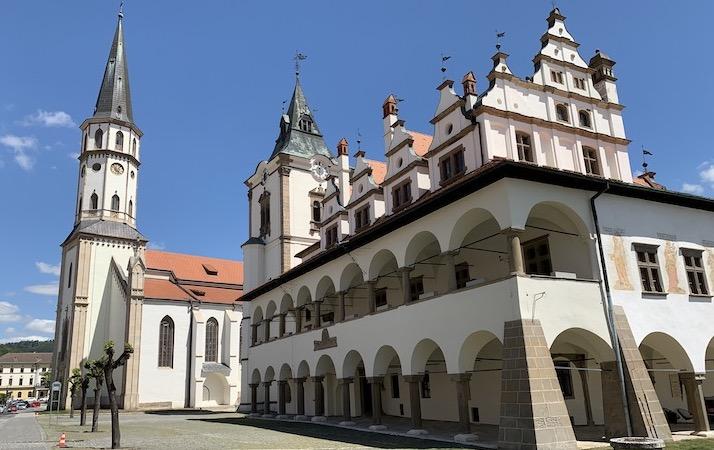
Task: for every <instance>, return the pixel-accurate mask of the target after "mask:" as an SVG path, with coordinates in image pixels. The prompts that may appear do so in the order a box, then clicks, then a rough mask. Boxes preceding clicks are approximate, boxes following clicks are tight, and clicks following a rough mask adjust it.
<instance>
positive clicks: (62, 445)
mask: <svg viewBox="0 0 714 450" xmlns="http://www.w3.org/2000/svg"><path fill="white" fill-rule="evenodd" d="M57 447H59V448H67V442H66V440H65V435H64V433H62V434H60V439H59V444H57Z"/></svg>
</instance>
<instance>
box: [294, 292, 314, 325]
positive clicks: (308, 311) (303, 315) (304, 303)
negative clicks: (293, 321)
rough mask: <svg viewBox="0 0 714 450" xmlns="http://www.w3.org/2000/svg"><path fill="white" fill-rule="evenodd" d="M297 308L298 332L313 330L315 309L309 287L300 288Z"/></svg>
mask: <svg viewBox="0 0 714 450" xmlns="http://www.w3.org/2000/svg"><path fill="white" fill-rule="evenodd" d="M296 306H297V308H296V310H295V314H296V316H297V324H298V332H302V331H307V330H312V326H313V323H314V322H313V321H314V319H313V312H314V311H313V308H314V305H313V304H312V295H311V294H310V289H309V288H308V287H307V286H303V287H301V288H300V290H299V291H298V294H297V305H296Z"/></svg>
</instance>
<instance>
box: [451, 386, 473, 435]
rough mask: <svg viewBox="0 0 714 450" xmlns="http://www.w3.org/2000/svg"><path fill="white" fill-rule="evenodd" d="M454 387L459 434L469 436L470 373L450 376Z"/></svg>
mask: <svg viewBox="0 0 714 450" xmlns="http://www.w3.org/2000/svg"><path fill="white" fill-rule="evenodd" d="M449 378H450V379H451V381H452V382H453V383H454V384H455V385H456V405H457V406H458V408H459V434H461V435H465V434H471V419H470V418H469V380H471V374H470V373H457V374H453V375H450V377H449Z"/></svg>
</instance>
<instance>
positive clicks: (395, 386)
mask: <svg viewBox="0 0 714 450" xmlns="http://www.w3.org/2000/svg"><path fill="white" fill-rule="evenodd" d="M389 378H390V380H391V382H392V398H399V375H397V374H396V373H393V374H392V375H391V376H390V377H389Z"/></svg>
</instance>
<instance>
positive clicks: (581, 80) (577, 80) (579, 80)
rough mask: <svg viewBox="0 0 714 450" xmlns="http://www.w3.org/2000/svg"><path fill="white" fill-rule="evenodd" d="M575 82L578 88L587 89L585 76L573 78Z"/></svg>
mask: <svg viewBox="0 0 714 450" xmlns="http://www.w3.org/2000/svg"><path fill="white" fill-rule="evenodd" d="M573 84H575V87H576V88H578V89H582V90H583V91H584V90H585V78H573Z"/></svg>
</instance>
